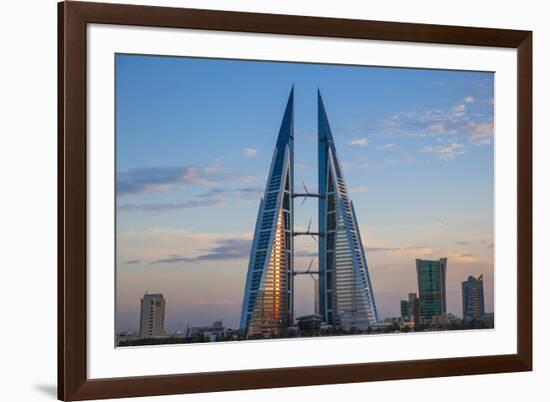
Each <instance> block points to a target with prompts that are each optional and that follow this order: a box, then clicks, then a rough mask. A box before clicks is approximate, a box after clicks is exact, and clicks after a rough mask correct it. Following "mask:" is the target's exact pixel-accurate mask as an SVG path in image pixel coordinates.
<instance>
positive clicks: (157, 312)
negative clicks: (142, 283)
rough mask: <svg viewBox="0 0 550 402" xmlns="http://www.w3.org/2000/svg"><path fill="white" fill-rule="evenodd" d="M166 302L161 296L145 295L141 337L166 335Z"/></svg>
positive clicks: (142, 306) (140, 327) (140, 329)
mask: <svg viewBox="0 0 550 402" xmlns="http://www.w3.org/2000/svg"><path fill="white" fill-rule="evenodd" d="M165 307H166V302H165V300H164V296H162V295H161V294H147V293H146V294H145V295H144V296H143V298H142V299H141V314H140V321H139V335H140V337H142V338H151V337H154V336H162V335H164V310H165Z"/></svg>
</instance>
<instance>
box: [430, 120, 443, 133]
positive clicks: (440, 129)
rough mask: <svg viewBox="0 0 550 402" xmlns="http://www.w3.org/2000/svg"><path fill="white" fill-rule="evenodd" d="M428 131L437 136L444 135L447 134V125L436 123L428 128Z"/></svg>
mask: <svg viewBox="0 0 550 402" xmlns="http://www.w3.org/2000/svg"><path fill="white" fill-rule="evenodd" d="M428 131H430V132H432V133H436V134H443V133H445V131H446V130H445V125H444V124H443V123H435V124H432V125H430V126H428Z"/></svg>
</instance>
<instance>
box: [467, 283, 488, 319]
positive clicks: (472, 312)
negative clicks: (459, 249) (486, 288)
mask: <svg viewBox="0 0 550 402" xmlns="http://www.w3.org/2000/svg"><path fill="white" fill-rule="evenodd" d="M484 315H485V299H484V295H483V276H482V275H481V276H479V278H475V277H473V276H469V277H468V280H466V281H464V282H462V316H463V317H464V320H466V321H471V320H481V319H483V316H484Z"/></svg>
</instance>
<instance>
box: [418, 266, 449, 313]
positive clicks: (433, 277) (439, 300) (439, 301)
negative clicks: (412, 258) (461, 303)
mask: <svg viewBox="0 0 550 402" xmlns="http://www.w3.org/2000/svg"><path fill="white" fill-rule="evenodd" d="M416 274H417V278H418V298H419V307H420V318H421V319H422V320H423V321H424V322H435V321H438V322H445V320H446V315H447V294H446V275H447V259H446V258H440V259H439V260H422V259H417V260H416Z"/></svg>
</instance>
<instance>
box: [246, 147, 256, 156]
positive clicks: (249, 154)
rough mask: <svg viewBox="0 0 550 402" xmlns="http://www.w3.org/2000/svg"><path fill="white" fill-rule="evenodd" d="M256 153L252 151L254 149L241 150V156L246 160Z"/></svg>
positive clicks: (254, 150)
mask: <svg viewBox="0 0 550 402" xmlns="http://www.w3.org/2000/svg"><path fill="white" fill-rule="evenodd" d="M257 153H258V150H256V149H254V148H245V149H243V155H244V156H245V157H246V158H251V157H253V156H256V154H257Z"/></svg>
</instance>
